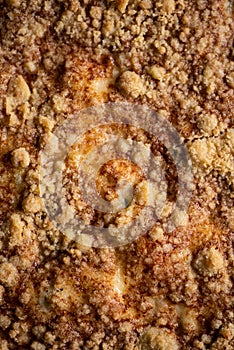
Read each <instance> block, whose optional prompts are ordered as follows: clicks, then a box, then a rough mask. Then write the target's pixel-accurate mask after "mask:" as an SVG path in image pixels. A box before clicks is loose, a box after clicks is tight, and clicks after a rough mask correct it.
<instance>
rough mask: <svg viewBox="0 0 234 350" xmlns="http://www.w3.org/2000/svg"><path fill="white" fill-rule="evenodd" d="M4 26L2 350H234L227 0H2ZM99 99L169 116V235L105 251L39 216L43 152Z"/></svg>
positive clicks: (232, 64)
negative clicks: (179, 206)
mask: <svg viewBox="0 0 234 350" xmlns="http://www.w3.org/2000/svg"><path fill="white" fill-rule="evenodd" d="M0 17H1V23H0V32H1V35H0V38H1V39H0V41H1V44H0V47H1V48H0V69H1V74H0V95H1V98H0V247H1V253H0V308H1V316H0V348H1V349H2V350H9V349H21V348H22V349H26V348H27V349H53V350H55V349H66V348H67V349H72V350H75V349H94V350H97V349H100V348H101V349H104V350H109V349H116V350H117V349H126V350H140V349H154V350H155V349H168V350H169V349H186V350H188V349H191V350H192V349H193V350H194V349H195V350H196V349H206V348H210V349H212V350H219V349H220V350H223V349H225V350H231V349H233V347H234V332H233V320H234V314H233V302H234V300H233V247H232V241H233V230H234V217H233V207H234V198H233V186H234V182H233V181H234V177H233V176H234V173H233V170H234V169H233V164H234V162H233V149H234V148H233V140H234V135H233V127H234V125H233V120H234V118H233V110H234V83H233V81H234V76H233V74H234V73H233V72H234V49H233V32H234V26H233V23H234V22H233V1H228V0H220V1H214V0H209V1H208V0H207V1H203V0H197V1H195V0H194V1H189V0H183V1H182V0H136V1H126V0H124V1H122V0H121V1H102V0H97V1H95V2H91V1H88V0H80V1H73V0H69V1H67V2H61V1H55V0H47V1H41V0H32V1H25V0H5V1H1V3H0ZM108 101H111V102H115V101H117V102H118V101H129V102H132V103H139V104H147V105H148V106H150V107H151V108H154V109H155V110H156V111H157V112H158V113H159V114H161V115H162V116H163V117H164V118H166V119H167V120H168V121H170V122H171V123H172V124H173V125H174V127H175V128H176V130H177V131H178V132H179V133H180V134H181V136H183V137H184V139H185V142H186V144H187V145H188V149H189V153H190V155H191V158H192V160H193V170H194V175H195V183H194V185H195V187H194V191H193V196H192V200H191V203H190V206H189V209H188V212H187V213H186V214H184V213H181V215H180V216H179V217H178V220H179V221H180V223H179V226H178V228H177V229H176V230H175V232H172V233H171V234H168V233H166V232H165V231H164V229H163V225H162V223H161V222H158V223H157V224H156V225H155V226H154V227H153V228H152V229H151V230H150V231H149V232H148V233H147V234H145V235H144V236H142V237H140V238H139V239H138V240H137V241H135V242H133V243H131V244H129V245H127V246H124V247H119V248H116V249H111V248H108V249H100V250H99V249H94V248H87V247H85V246H83V245H79V244H77V243H75V242H73V241H70V240H69V239H68V238H67V237H65V236H64V235H63V234H62V233H61V232H58V231H57V230H56V228H55V227H54V225H53V223H52V222H51V220H50V219H49V218H48V216H47V214H46V212H45V210H44V208H43V205H42V203H41V199H40V197H39V179H38V162H39V158H38V155H39V151H40V150H41V149H42V148H43V147H44V145H45V143H46V140H47V139H48V136H49V134H50V133H53V130H54V128H55V127H56V126H59V125H60V124H61V123H62V122H63V121H64V120H66V119H67V118H68V117H69V115H70V114H73V113H76V112H77V111H79V110H80V109H82V108H85V107H88V106H91V105H95V104H98V103H102V102H108ZM129 134H130V136H131V137H133V136H134V137H136V138H137V137H138V140H139V141H141V140H142V141H144V142H145V141H146V140H147V138H146V137H145V135H143V134H141V133H138V135H134V133H129ZM93 136H94V141H95V138H96V137H98V135H97V134H94V135H93ZM86 146H87V145H86ZM125 146H126V145H120V147H122V148H124V147H125ZM161 151H162V154H164V150H161ZM159 155H161V153H160V154H159ZM109 165H110V164H109ZM171 167H172V166H171V164H169V166H168V168H167V169H169V170H170V169H171ZM102 170H103V173H102V178H101V177H100V178H99V179H100V192H102V194H103V195H104V196H110V197H108V198H111V196H115V195H116V193H115V191H114V190H113V183H111V181H112V180H113V178H112V177H110V173H111V169H110V168H108V167H106V168H103V169H102ZM114 170H115V172H116V174H117V175H118V174H119V172H118V171H119V169H118V167H117V166H115V167H114ZM135 170H136V169H134V171H135ZM169 170H168V171H169ZM172 173H173V171H172ZM111 174H113V173H111ZM134 174H135V173H134ZM108 181H109V183H108ZM102 182H103V183H104V182H105V184H106V187H103V186H101V183H102ZM68 185H69V186H71V187H72V185H74V184H73V182H71V183H70V184H68ZM111 185H112V186H111ZM108 186H109V187H108ZM107 189H108V190H109V192H108V191H107ZM75 191H76V188H75V187H74V193H75ZM142 192H143V191H142ZM68 195H69V193H68ZM171 195H172V197H173V190H172V194H171ZM147 197H148V196H147ZM74 199H76V198H74ZM168 210H169V209H168ZM86 214H87V213H86ZM108 220H110V218H109V217H107V218H106V221H107V222H108Z"/></svg>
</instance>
